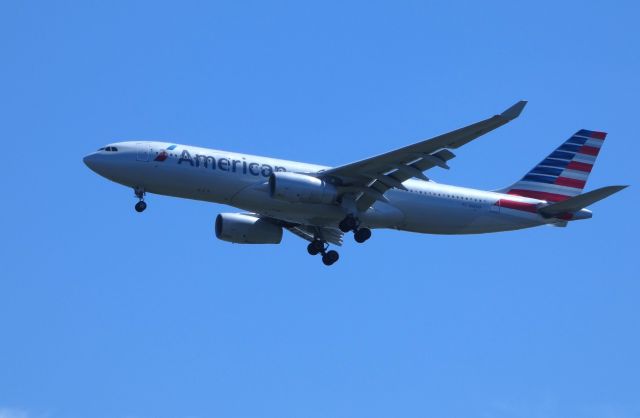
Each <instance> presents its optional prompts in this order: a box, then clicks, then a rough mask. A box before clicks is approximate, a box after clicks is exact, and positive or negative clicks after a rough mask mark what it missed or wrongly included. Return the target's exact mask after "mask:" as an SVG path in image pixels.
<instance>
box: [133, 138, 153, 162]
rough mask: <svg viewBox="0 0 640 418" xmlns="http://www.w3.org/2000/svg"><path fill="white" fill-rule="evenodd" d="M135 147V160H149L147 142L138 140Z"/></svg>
mask: <svg viewBox="0 0 640 418" xmlns="http://www.w3.org/2000/svg"><path fill="white" fill-rule="evenodd" d="M136 145H137V148H138V155H137V158H136V159H137V160H138V161H149V152H150V150H149V148H150V146H149V144H145V143H143V142H138V143H137V144H136Z"/></svg>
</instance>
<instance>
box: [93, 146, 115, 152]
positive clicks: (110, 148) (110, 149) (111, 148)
mask: <svg viewBox="0 0 640 418" xmlns="http://www.w3.org/2000/svg"><path fill="white" fill-rule="evenodd" d="M102 150H105V151H107V152H117V151H118V147H106V148H100V149H99V150H98V151H102Z"/></svg>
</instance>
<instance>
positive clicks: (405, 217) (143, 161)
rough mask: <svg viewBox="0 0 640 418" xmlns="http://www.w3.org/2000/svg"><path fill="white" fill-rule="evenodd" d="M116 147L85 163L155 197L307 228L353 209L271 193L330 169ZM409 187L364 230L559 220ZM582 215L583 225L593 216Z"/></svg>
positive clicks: (448, 230) (140, 145) (443, 188)
mask: <svg viewBox="0 0 640 418" xmlns="http://www.w3.org/2000/svg"><path fill="white" fill-rule="evenodd" d="M110 148H114V149H117V151H106V150H101V151H98V152H95V153H93V154H90V155H88V156H87V157H85V159H84V161H85V163H86V164H87V165H88V166H89V167H90V168H91V169H92V170H94V171H95V172H97V173H98V174H100V175H102V176H104V177H106V178H108V179H110V180H112V181H115V182H117V183H120V184H123V185H126V186H129V187H133V188H138V189H143V190H144V191H146V192H149V193H155V194H161V195H167V196H175V197H182V198H188V199H196V200H203V201H208V202H215V203H223V204H227V205H230V206H234V207H237V208H240V209H242V210H245V211H249V212H254V213H259V214H261V215H265V216H269V217H272V218H276V219H279V220H282V221H286V222H291V223H296V224H304V225H315V226H328V227H335V226H336V225H337V224H338V222H339V221H340V220H341V219H343V218H344V217H345V215H346V214H348V213H349V212H350V210H349V205H346V204H339V203H334V204H303V203H298V204H292V203H289V202H285V201H282V200H278V199H275V198H272V197H271V195H270V193H269V186H268V178H269V176H270V174H271V173H272V172H274V171H287V172H296V173H316V172H318V171H321V170H327V169H328V168H329V167H325V166H319V165H314V164H305V163H299V162H294V161H287V160H280V159H274V158H267V157H260V156H254V155H247V154H239V153H234V152H227V151H219V150H213V149H207V148H199V147H194V146H189V145H173V144H170V143H166V142H148V141H140V142H120V143H115V144H111V147H110ZM163 158H164V159H163ZM403 185H404V186H405V187H406V188H407V190H400V189H390V190H389V191H387V192H386V193H385V195H384V197H385V198H386V200H387V202H383V201H377V202H376V203H375V204H374V205H373V206H372V207H371V208H369V209H368V210H367V211H366V212H364V213H361V214H359V215H358V217H359V219H360V221H361V222H362V224H363V225H365V226H367V227H369V228H392V229H399V230H405V231H413V232H421V233H431V234H476V233H485V232H497V231H507V230H514V229H521V228H528V227H533V226H538V225H543V224H554V223H558V222H559V221H558V219H546V218H544V217H542V216H541V215H540V214H538V213H537V212H536V211H535V210H534V211H531V210H527V209H526V208H529V209H530V208H532V207H533V208H535V207H536V206H537V205H540V204H544V203H545V202H544V201H540V200H536V199H531V198H525V197H520V196H513V195H507V194H502V193H496V192H491V191H482V190H476V189H468V188H464V187H456V186H449V185H444V184H438V183H435V182H432V181H422V180H417V179H411V180H407V181H405V182H404V183H403ZM501 202H502V203H501ZM504 202H507V203H509V204H503V203H504ZM507 206H509V207H507ZM514 206H515V207H518V209H514V208H513V207H514ZM522 208H525V209H522ZM580 213H581V216H580V217H579V218H582V219H583V218H586V217H590V215H591V214H590V212H589V211H586V210H583V211H581V212H580Z"/></svg>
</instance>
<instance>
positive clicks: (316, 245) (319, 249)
mask: <svg viewBox="0 0 640 418" xmlns="http://www.w3.org/2000/svg"><path fill="white" fill-rule="evenodd" d="M327 248H329V246H328V245H327V243H326V242H324V241H321V240H319V239H315V240H313V241H311V242H310V243H309V245H307V252H308V253H309V254H310V255H318V254H322V262H323V263H324V265H325V266H330V265H332V264H334V263H335V262H336V261H338V259H339V258H340V255H339V254H338V252H337V251H334V250H330V251H327Z"/></svg>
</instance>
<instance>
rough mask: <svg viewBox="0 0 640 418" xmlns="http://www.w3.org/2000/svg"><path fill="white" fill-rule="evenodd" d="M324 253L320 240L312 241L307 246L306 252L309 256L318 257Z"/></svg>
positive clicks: (322, 243)
mask: <svg viewBox="0 0 640 418" xmlns="http://www.w3.org/2000/svg"><path fill="white" fill-rule="evenodd" d="M323 251H324V242H322V241H320V240H314V241H311V242H310V243H309V245H307V252H308V253H309V254H310V255H318V254H320V253H321V252H323Z"/></svg>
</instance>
